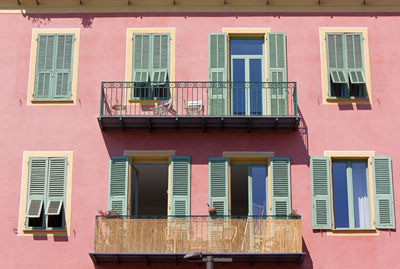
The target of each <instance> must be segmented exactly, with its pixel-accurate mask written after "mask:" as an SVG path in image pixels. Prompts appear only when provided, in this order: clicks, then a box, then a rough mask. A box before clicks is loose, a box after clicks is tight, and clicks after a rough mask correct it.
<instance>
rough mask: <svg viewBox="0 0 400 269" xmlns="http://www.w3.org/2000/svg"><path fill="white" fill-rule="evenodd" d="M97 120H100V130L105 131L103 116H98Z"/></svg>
mask: <svg viewBox="0 0 400 269" xmlns="http://www.w3.org/2000/svg"><path fill="white" fill-rule="evenodd" d="M97 121H98V122H99V126H100V130H101V131H104V126H103V122H102V121H101V118H100V117H98V118H97Z"/></svg>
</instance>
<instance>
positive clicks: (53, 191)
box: [46, 158, 67, 215]
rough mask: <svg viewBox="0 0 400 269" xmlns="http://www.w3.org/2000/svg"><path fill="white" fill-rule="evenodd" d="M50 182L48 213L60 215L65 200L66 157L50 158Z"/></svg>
mask: <svg viewBox="0 0 400 269" xmlns="http://www.w3.org/2000/svg"><path fill="white" fill-rule="evenodd" d="M48 163H49V177H48V178H49V183H48V186H47V188H48V191H47V193H48V197H47V205H46V215H58V214H60V212H61V207H62V205H63V203H64V201H65V182H66V176H67V159H66V158H49V161H48Z"/></svg>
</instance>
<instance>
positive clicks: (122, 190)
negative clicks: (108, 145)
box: [107, 156, 129, 215]
mask: <svg viewBox="0 0 400 269" xmlns="http://www.w3.org/2000/svg"><path fill="white" fill-rule="evenodd" d="M128 165H129V161H128V157H125V156H112V157H110V171H109V178H108V206H107V210H113V211H114V212H117V213H118V214H120V215H127V201H128V177H129V174H128Z"/></svg>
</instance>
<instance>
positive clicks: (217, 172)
mask: <svg viewBox="0 0 400 269" xmlns="http://www.w3.org/2000/svg"><path fill="white" fill-rule="evenodd" d="M208 190H209V203H210V205H212V206H214V207H215V209H216V214H217V215H228V206H229V205H228V159H226V158H209V159H208Z"/></svg>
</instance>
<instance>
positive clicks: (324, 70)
mask: <svg viewBox="0 0 400 269" xmlns="http://www.w3.org/2000/svg"><path fill="white" fill-rule="evenodd" d="M327 33H362V37H363V43H362V44H363V58H364V73H365V82H366V83H365V85H366V88H367V96H368V98H367V99H351V98H330V97H329V85H328V83H329V82H328V56H327V49H326V39H325V38H326V34H327ZM319 39H320V52H321V76H322V78H321V79H322V103H323V104H354V103H357V104H372V90H371V71H370V60H369V47H368V29H367V27H320V28H319Z"/></svg>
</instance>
